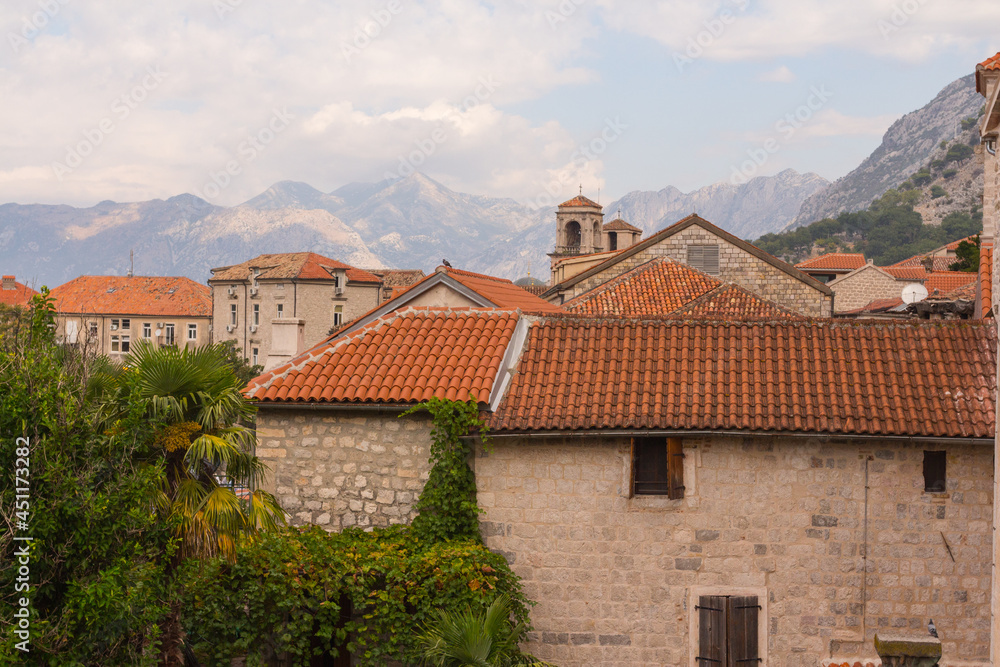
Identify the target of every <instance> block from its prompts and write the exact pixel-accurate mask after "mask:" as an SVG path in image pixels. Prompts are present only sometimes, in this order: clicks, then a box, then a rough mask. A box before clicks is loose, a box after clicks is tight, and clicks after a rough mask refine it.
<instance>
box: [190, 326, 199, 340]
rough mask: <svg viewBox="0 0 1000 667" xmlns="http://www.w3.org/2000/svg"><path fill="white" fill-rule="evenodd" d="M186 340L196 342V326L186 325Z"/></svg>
mask: <svg viewBox="0 0 1000 667" xmlns="http://www.w3.org/2000/svg"><path fill="white" fill-rule="evenodd" d="M188 340H198V325H197V324H189V325H188Z"/></svg>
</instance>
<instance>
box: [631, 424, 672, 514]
mask: <svg viewBox="0 0 1000 667" xmlns="http://www.w3.org/2000/svg"><path fill="white" fill-rule="evenodd" d="M632 493H633V494H634V495H638V496H667V497H668V498H671V499H673V500H679V499H681V498H683V497H684V449H683V445H682V441H681V439H680V438H634V439H633V440H632Z"/></svg>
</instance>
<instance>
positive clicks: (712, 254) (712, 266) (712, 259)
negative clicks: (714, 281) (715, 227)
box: [687, 245, 719, 275]
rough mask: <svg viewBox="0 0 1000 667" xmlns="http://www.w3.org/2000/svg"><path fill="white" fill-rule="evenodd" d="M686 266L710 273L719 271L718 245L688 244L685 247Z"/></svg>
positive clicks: (714, 273) (715, 273)
mask: <svg viewBox="0 0 1000 667" xmlns="http://www.w3.org/2000/svg"><path fill="white" fill-rule="evenodd" d="M687 258H688V261H687V263H688V266H691V267H693V268H695V269H698V270H699V271H704V272H705V273H709V274H712V275H718V273H719V246H718V245H689V246H688V247H687Z"/></svg>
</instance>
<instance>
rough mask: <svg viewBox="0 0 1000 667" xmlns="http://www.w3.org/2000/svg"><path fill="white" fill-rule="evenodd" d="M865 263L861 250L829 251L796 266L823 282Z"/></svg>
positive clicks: (827, 281)
mask: <svg viewBox="0 0 1000 667" xmlns="http://www.w3.org/2000/svg"><path fill="white" fill-rule="evenodd" d="M952 261H954V260H952ZM865 264H867V262H866V261H865V256H864V255H862V254H861V253H860V252H828V253H826V254H825V255H820V256H819V257H813V258H811V259H807V260H806V261H804V262H799V263H798V264H796V265H795V268H796V269H798V270H799V271H801V272H802V273H806V274H808V275H810V276H812V277H813V278H815V279H816V280H818V281H820V282H821V283H830V282H833V281H834V280H836V279H837V278H838V277H840V276H843V275H846V274H848V273H850V272H851V271H854V270H856V269H860V268H861V267H863V266H864V265H865Z"/></svg>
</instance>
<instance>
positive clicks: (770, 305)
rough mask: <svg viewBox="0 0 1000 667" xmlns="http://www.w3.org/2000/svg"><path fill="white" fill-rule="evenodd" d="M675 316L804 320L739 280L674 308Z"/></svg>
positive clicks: (741, 319) (688, 317) (739, 319)
mask: <svg viewBox="0 0 1000 667" xmlns="http://www.w3.org/2000/svg"><path fill="white" fill-rule="evenodd" d="M671 316H672V317H683V318H686V319H702V318H707V319H716V318H718V319H724V320H730V321H747V320H786V319H787V320H800V319H803V317H802V316H801V315H799V314H797V313H794V312H792V311H791V310H788V309H787V308H785V307H783V306H779V305H778V304H776V303H774V302H773V301H768V300H767V299H765V298H763V297H760V296H757V295H756V294H754V293H753V292H751V291H750V290H748V289H745V288H743V287H741V286H740V285H737V284H735V283H726V284H724V285H720V286H719V287H717V288H715V289H714V290H712V291H711V292H708V293H707V294H704V295H703V296H700V297H698V298H697V299H695V300H694V301H692V302H691V303H689V304H687V305H685V306H684V307H683V308H680V309H679V310H676V311H674V312H673V313H671Z"/></svg>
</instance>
